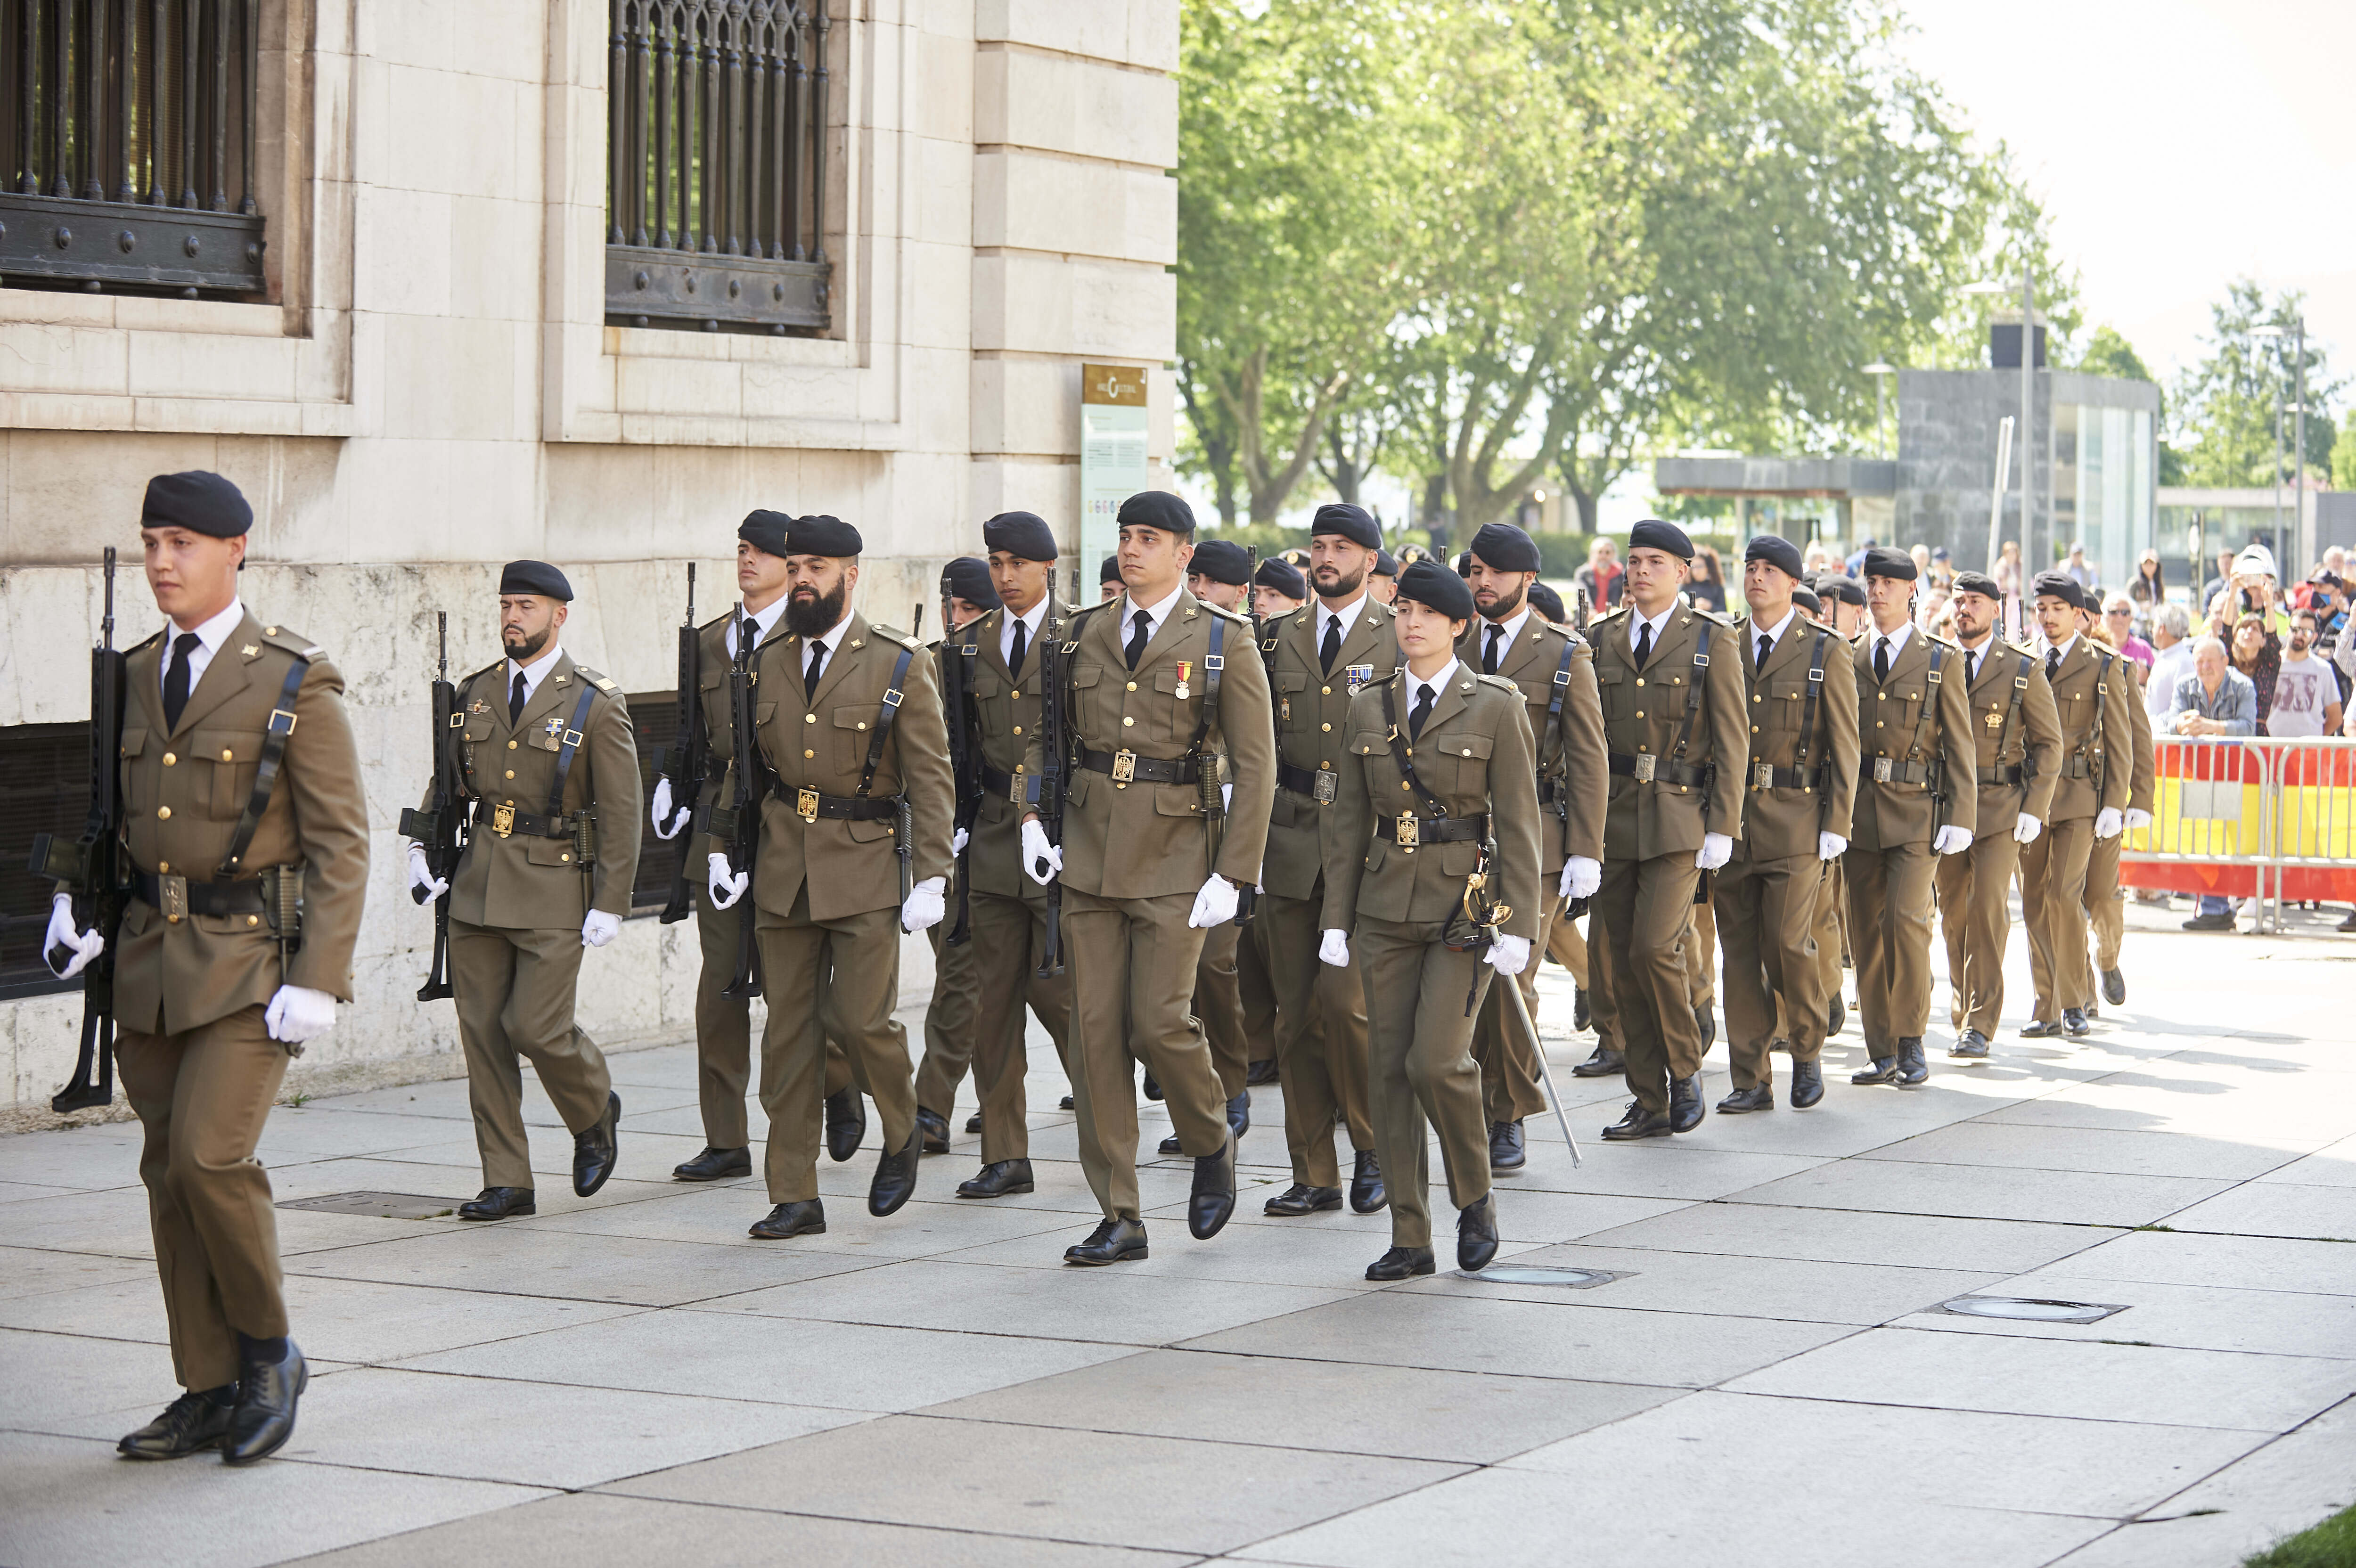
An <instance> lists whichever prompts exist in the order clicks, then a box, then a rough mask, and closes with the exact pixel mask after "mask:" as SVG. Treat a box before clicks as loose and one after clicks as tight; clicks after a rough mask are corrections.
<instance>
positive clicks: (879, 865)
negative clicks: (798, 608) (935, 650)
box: [721, 611, 957, 920]
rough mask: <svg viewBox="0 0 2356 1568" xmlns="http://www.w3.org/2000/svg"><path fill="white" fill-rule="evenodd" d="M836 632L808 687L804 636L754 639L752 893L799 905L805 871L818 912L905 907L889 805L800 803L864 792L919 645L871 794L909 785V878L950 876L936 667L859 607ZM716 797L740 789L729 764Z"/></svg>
mask: <svg viewBox="0 0 2356 1568" xmlns="http://www.w3.org/2000/svg"><path fill="white" fill-rule="evenodd" d="M778 624H779V625H781V626H782V625H783V624H784V623H783V622H779V623H778ZM840 635H841V646H839V647H830V649H829V651H828V654H827V659H826V667H825V668H824V669H823V670H821V671H820V672H819V677H818V688H817V689H816V690H815V691H808V692H806V691H805V690H804V689H803V683H802V670H803V667H804V664H805V656H804V654H803V651H802V639H801V638H800V637H798V636H796V635H791V634H787V635H784V636H775V637H771V638H769V639H768V640H767V641H766V642H764V643H763V644H762V645H760V646H759V647H758V648H755V650H754V655H753V656H754V663H755V668H754V671H753V676H754V687H753V738H754V741H755V743H756V744H758V746H759V747H760V752H761V762H762V764H763V768H764V771H765V772H766V773H767V774H768V777H767V778H765V779H763V780H760V781H758V782H757V783H756V784H755V786H754V787H755V789H758V790H761V791H764V792H765V793H764V795H762V796H761V805H760V811H761V853H760V857H759V859H758V860H757V861H756V862H755V866H754V869H753V889H752V891H753V898H754V901H755V903H757V904H758V905H759V906H760V907H761V908H762V909H765V910H766V911H768V912H770V913H771V914H790V913H791V912H793V907H794V899H795V896H796V895H797V894H798V893H799V892H800V891H802V886H803V884H804V883H805V882H807V883H808V884H809V913H810V918H811V919H812V920H847V919H849V918H850V917H851V916H852V915H855V914H865V913H867V912H870V911H871V910H879V909H897V908H898V907H899V904H900V859H899V856H898V855H897V853H895V851H894V844H893V838H892V831H893V822H892V818H891V816H888V815H887V816H879V817H877V818H875V819H874V820H873V821H866V822H861V821H853V820H851V819H850V818H848V817H836V816H821V817H817V818H815V819H812V820H808V821H805V820H804V819H803V817H802V816H801V815H800V813H799V812H798V810H797V809H796V803H797V801H798V798H799V797H798V791H801V790H804V789H811V790H816V791H818V792H819V794H821V795H838V796H841V797H844V798H849V797H851V796H854V795H857V794H858V793H859V777H860V774H861V773H862V772H863V771H864V770H865V768H866V764H867V746H868V741H869V740H870V739H871V738H872V736H873V731H874V730H875V727H876V722H877V720H879V719H880V718H881V717H882V716H883V694H884V693H885V692H886V691H888V690H890V689H891V686H892V672H893V669H894V667H896V666H897V664H898V663H899V658H900V655H901V654H902V653H903V652H904V651H905V652H907V653H909V654H912V655H914V656H913V657H912V658H910V659H909V661H908V670H907V674H906V675H905V677H902V678H903V680H904V681H905V685H904V686H903V687H902V688H901V700H900V706H899V715H898V717H897V718H896V719H894V720H893V724H892V731H891V733H890V735H888V736H887V737H886V738H885V740H884V742H883V757H882V758H881V760H880V761H878V763H876V767H875V777H874V781H873V784H871V785H870V786H869V788H868V791H867V797H868V798H869V799H870V800H886V799H889V798H890V797H892V796H894V795H900V794H903V793H905V795H907V797H908V805H909V808H910V813H911V816H912V819H913V820H912V826H913V827H914V828H915V834H916V837H915V843H914V845H913V853H912V854H911V855H910V857H909V861H910V864H909V879H910V880H911V881H912V882H921V881H923V880H925V879H926V878H927V877H943V878H946V877H947V876H948V874H949V871H950V869H952V866H953V861H952V860H951V859H950V856H949V839H950V835H951V830H952V818H953V817H954V816H955V815H956V812H957V786H956V784H955V783H954V781H953V780H952V779H951V778H950V776H949V749H948V747H949V742H948V730H947V729H946V728H944V726H943V724H942V720H941V688H940V677H939V675H938V673H937V671H936V669H935V668H934V665H933V658H932V655H931V653H930V652H929V651H928V650H927V649H926V647H925V646H924V645H923V644H921V643H919V642H917V641H916V639H915V638H913V637H910V636H907V635H905V634H903V633H900V632H895V631H894V630H892V629H891V628H890V627H888V626H877V625H873V624H870V623H869V621H868V619H867V617H866V616H864V615H862V614H860V613H857V612H855V611H854V612H852V613H851V619H850V620H849V621H847V622H846V623H844V624H843V627H842V630H841V634H840ZM772 784H774V785H775V786H776V787H775V788H771V787H770V786H771V785H772ZM780 792H782V794H781V793H780ZM721 798H722V799H723V800H729V801H733V800H734V799H735V798H736V770H735V765H734V763H730V765H729V770H728V776H727V778H726V779H725V780H724V781H723V784H722V797H721Z"/></svg>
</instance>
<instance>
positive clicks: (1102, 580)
mask: <svg viewBox="0 0 2356 1568" xmlns="http://www.w3.org/2000/svg"><path fill="white" fill-rule="evenodd" d="M1119 581H1120V557H1119V556H1117V555H1108V556H1107V557H1105V558H1104V564H1103V565H1102V566H1099V567H1098V568H1097V586H1098V587H1099V588H1101V587H1103V586H1104V585H1105V584H1106V583H1108V582H1119Z"/></svg>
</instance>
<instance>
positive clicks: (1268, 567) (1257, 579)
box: [1252, 555, 1309, 621]
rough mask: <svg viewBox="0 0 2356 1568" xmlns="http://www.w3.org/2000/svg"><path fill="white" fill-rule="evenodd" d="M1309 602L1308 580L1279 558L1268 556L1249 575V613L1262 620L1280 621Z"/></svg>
mask: <svg viewBox="0 0 2356 1568" xmlns="http://www.w3.org/2000/svg"><path fill="white" fill-rule="evenodd" d="M1308 602H1309V579H1308V577H1307V576H1306V575H1304V573H1303V571H1302V570H1301V568H1300V567H1298V566H1295V565H1293V563H1292V562H1290V561H1289V560H1285V559H1284V558H1283V557H1281V556H1273V555H1272V556H1270V557H1269V558H1268V559H1267V560H1263V561H1261V562H1260V563H1259V570H1258V571H1256V572H1254V573H1252V611H1253V613H1256V614H1257V615H1258V616H1259V618H1260V619H1261V620H1263V621H1280V620H1282V619H1283V618H1284V617H1285V616H1287V615H1290V614H1291V613H1293V612H1294V611H1295V610H1298V609H1300V608H1301V606H1302V605H1303V604H1306V603H1308Z"/></svg>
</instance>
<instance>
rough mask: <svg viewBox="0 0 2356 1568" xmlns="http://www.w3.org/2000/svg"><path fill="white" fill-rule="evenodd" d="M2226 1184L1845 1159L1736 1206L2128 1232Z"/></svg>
mask: <svg viewBox="0 0 2356 1568" xmlns="http://www.w3.org/2000/svg"><path fill="white" fill-rule="evenodd" d="M2230 1185H2231V1183H2229V1182H2225V1181H2217V1180H2201V1179H2194V1178H2191V1177H2181V1176H2116V1175H2112V1174H2109V1173H2107V1172H2097V1171H2082V1170H2040V1169H2034V1168H2022V1167H2014V1168H2009V1169H2008V1170H2007V1171H2006V1172H2005V1173H2004V1175H2003V1176H2002V1177H2000V1178H1995V1179H1991V1178H1990V1177H1989V1175H1988V1173H1987V1170H1986V1169H1985V1168H1980V1167H1976V1166H1968V1165H1922V1164H1916V1163H1912V1162H1908V1161H1903V1160H1887V1159H1881V1160H1877V1159H1845V1160H1841V1161H1839V1162H1838V1163H1837V1164H1833V1165H1825V1166H1819V1167H1817V1168H1815V1169H1814V1170H1809V1171H1803V1172H1802V1173H1801V1174H1799V1175H1798V1176H1787V1177H1785V1178H1784V1179H1783V1180H1781V1181H1771V1182H1769V1183H1768V1184H1767V1185H1766V1186H1764V1187H1754V1188H1751V1189H1750V1190H1748V1191H1746V1192H1744V1193H1743V1194H1742V1195H1741V1200H1742V1201H1743V1202H1745V1203H1778V1204H1792V1205H1795V1206H1798V1207H1803V1208H1812V1209H1864V1210H1874V1211H1880V1212H1883V1213H1897V1214H1946V1215H1954V1216H1959V1217H1962V1218H1965V1219H1982V1220H2043V1221H2054V1222H2056V1223H2059V1224H2066V1225H2120V1226H2126V1225H2147V1224H2150V1223H2152V1222H2154V1221H2158V1220H2159V1219H2161V1218H2162V1217H2163V1216H2168V1215H2173V1214H2175V1213H2176V1212H2177V1211H2179V1210H2181V1209H2189V1208H2190V1206H2191V1205H2193V1204H2196V1203H2199V1202H2201V1201H2202V1200H2204V1199H2209V1198H2213V1197H2215V1196H2216V1195H2217V1194H2219V1193H2221V1192H2222V1191H2224V1190H2226V1189H2227V1188H2228V1187H2229V1186H2230Z"/></svg>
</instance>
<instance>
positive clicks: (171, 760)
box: [164, 752, 180, 768]
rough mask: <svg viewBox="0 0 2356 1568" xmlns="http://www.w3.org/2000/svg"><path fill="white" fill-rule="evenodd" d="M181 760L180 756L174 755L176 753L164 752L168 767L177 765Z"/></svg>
mask: <svg viewBox="0 0 2356 1568" xmlns="http://www.w3.org/2000/svg"><path fill="white" fill-rule="evenodd" d="M179 760H180V759H179V758H177V757H176V756H174V755H173V754H172V753H171V752H165V753H164V765H165V766H166V767H167V768H168V767H172V766H174V765H176V764H177V763H178V762H179Z"/></svg>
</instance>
